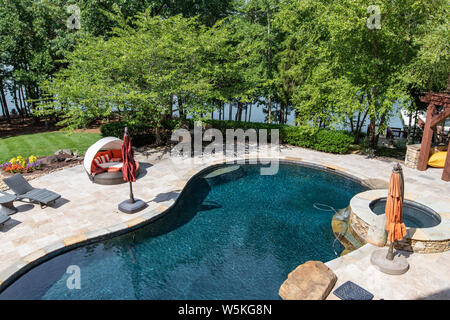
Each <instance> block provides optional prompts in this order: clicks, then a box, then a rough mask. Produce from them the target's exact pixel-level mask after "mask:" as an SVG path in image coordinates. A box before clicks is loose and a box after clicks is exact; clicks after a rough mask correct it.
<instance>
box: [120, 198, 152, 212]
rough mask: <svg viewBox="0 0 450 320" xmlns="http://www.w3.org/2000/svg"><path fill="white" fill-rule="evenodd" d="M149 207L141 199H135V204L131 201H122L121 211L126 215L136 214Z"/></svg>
mask: <svg viewBox="0 0 450 320" xmlns="http://www.w3.org/2000/svg"><path fill="white" fill-rule="evenodd" d="M147 206H148V205H147V204H146V203H145V202H144V201H142V200H139V199H134V203H130V200H125V201H122V202H121V203H120V204H119V210H120V211H122V212H124V213H136V212H138V211H141V210H142V209H144V208H146V207H147Z"/></svg>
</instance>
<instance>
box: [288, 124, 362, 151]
mask: <svg viewBox="0 0 450 320" xmlns="http://www.w3.org/2000/svg"><path fill="white" fill-rule="evenodd" d="M282 132H283V134H282V137H283V138H282V140H283V141H284V142H286V143H288V144H292V145H295V146H299V147H304V148H310V149H314V150H318V151H324V152H330V153H341V154H342V153H346V152H347V151H348V150H349V148H350V144H351V143H352V142H353V138H352V137H351V136H349V135H348V134H347V133H345V132H342V131H335V130H327V129H316V128H311V127H309V126H299V127H287V128H285V129H284V130H283V131H282Z"/></svg>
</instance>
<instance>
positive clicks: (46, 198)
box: [3, 173, 61, 208]
mask: <svg viewBox="0 0 450 320" xmlns="http://www.w3.org/2000/svg"><path fill="white" fill-rule="evenodd" d="M3 182H4V183H5V184H6V185H7V186H8V187H9V188H10V189H11V191H12V192H14V194H15V195H16V196H17V199H18V200H22V199H29V200H30V201H31V202H38V203H39V204H40V205H41V208H43V206H44V205H45V206H48V205H52V204H54V203H55V201H56V200H58V199H59V198H61V195H59V194H57V193H56V192H53V191H50V190H47V189H38V188H33V187H32V186H31V185H30V184H29V183H28V182H27V180H25V178H24V177H23V176H22V175H21V174H20V173H16V174H15V175H13V176H12V177H9V178H6V179H3Z"/></svg>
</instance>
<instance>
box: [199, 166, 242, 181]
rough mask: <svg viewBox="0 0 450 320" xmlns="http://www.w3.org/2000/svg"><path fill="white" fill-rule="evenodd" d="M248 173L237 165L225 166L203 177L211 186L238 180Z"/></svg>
mask: <svg viewBox="0 0 450 320" xmlns="http://www.w3.org/2000/svg"><path fill="white" fill-rule="evenodd" d="M245 175H246V173H245V170H244V169H243V168H242V167H241V166H239V165H237V166H225V167H222V168H219V169H216V170H214V171H212V172H210V173H209V174H207V175H206V176H204V177H203V178H204V179H205V180H206V181H207V182H208V184H209V185H210V186H214V185H218V184H222V183H225V182H229V181H234V180H238V179H240V178H242V177H244V176H245Z"/></svg>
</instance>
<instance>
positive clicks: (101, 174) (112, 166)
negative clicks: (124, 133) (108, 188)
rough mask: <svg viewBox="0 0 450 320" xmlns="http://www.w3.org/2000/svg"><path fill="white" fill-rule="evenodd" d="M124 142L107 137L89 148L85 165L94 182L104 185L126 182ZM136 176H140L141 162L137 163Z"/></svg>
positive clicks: (85, 156) (85, 157)
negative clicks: (123, 154) (123, 155)
mask: <svg viewBox="0 0 450 320" xmlns="http://www.w3.org/2000/svg"><path fill="white" fill-rule="evenodd" d="M122 142H123V141H122V140H120V139H118V138H115V137H106V138H103V139H100V140H98V141H97V142H96V143H94V144H93V145H92V146H90V147H89V149H88V150H87V151H86V153H85V155H84V161H83V165H84V169H85V170H86V173H87V175H88V177H89V179H90V180H91V181H92V182H94V183H97V184H102V185H115V184H121V183H125V182H126V181H124V180H123V172H122ZM135 174H136V177H138V176H139V162H136V173H135Z"/></svg>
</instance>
